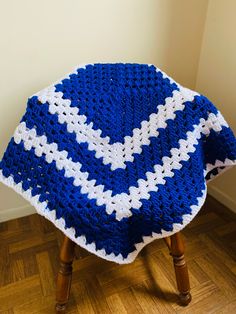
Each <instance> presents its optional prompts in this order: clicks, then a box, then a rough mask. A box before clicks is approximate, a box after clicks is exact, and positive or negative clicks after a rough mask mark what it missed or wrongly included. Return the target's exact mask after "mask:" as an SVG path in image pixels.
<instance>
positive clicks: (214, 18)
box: [196, 0, 236, 212]
mask: <svg viewBox="0 0 236 314" xmlns="http://www.w3.org/2000/svg"><path fill="white" fill-rule="evenodd" d="M235 13H236V1H235V0H224V1H222V0H210V1H209V7H208V14H207V19H206V25H205V33H204V38H203V42H202V50H201V56H200V62H199V70H198V76H197V84H196V89H197V90H198V91H200V92H202V93H204V94H206V95H207V96H208V97H209V98H210V99H211V100H212V101H213V102H214V103H215V104H216V105H217V107H218V108H219V109H220V111H221V112H222V114H223V115H224V116H225V118H226V120H227V122H228V123H229V124H230V125H231V127H232V128H233V129H234V131H235V133H236V92H235V88H236V18H235ZM209 192H210V193H211V194H212V195H213V196H215V197H216V198H217V199H218V200H219V201H221V202H223V203H224V204H225V205H227V206H228V207H230V208H231V209H232V210H234V211H235V212H236V168H233V169H231V170H230V171H228V172H226V173H225V174H223V175H222V176H220V177H218V178H217V179H216V180H214V181H212V183H211V184H210V185H209Z"/></svg>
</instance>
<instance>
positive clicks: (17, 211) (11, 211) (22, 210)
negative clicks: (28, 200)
mask: <svg viewBox="0 0 236 314" xmlns="http://www.w3.org/2000/svg"><path fill="white" fill-rule="evenodd" d="M35 213H36V210H35V208H34V207H33V206H31V205H25V206H21V207H17V208H8V209H3V210H0V222H4V221H8V220H11V219H16V218H20V217H24V216H28V215H31V214H35Z"/></svg>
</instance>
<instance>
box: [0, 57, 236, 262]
mask: <svg viewBox="0 0 236 314" xmlns="http://www.w3.org/2000/svg"><path fill="white" fill-rule="evenodd" d="M235 163H236V140H235V137H234V135H233V133H232V131H231V129H230V128H229V126H228V124H227V123H226V121H225V120H224V118H223V117H222V115H221V113H220V112H219V111H218V110H217V109H216V108H215V106H214V105H213V104H212V103H211V102H210V101H209V100H208V99H207V98H206V97H205V96H203V95H200V94H198V93H197V92H194V91H192V90H190V89H188V88H185V87H183V86H181V85H180V84H178V83H176V82H175V81H174V80H173V79H171V78H170V77H168V76H167V75H166V74H165V73H164V72H162V71H161V70H159V69H158V68H156V67H155V66H154V65H145V64H121V63H117V64H89V65H84V66H80V67H79V68H77V69H76V70H75V71H74V72H73V73H71V74H70V75H68V76H66V77H65V78H63V79H62V80H60V81H58V82H56V83H55V84H53V85H51V86H49V87H47V88H45V89H44V90H42V91H40V92H38V93H37V94H35V95H34V96H32V97H30V98H29V100H28V104H27V109H26V112H25V114H24V116H23V118H22V120H21V122H20V124H19V126H18V127H17V128H16V130H15V133H14V136H13V137H12V139H11V140H10V143H9V145H8V147H7V149H6V151H5V154H4V156H3V158H2V160H1V162H0V180H1V181H2V182H3V183H4V184H6V185H8V186H10V187H11V188H13V189H14V190H15V191H16V192H18V193H19V194H21V195H22V196H23V197H24V198H25V199H27V200H28V201H30V203H31V204H32V205H33V206H35V208H36V210H37V212H38V213H39V214H41V215H43V216H44V217H46V218H47V219H49V220H50V221H51V222H52V223H54V224H55V225H56V227H58V228H59V229H61V230H62V231H63V232H64V234H66V235H67V236H68V237H69V238H70V239H72V240H73V241H74V242H76V243H77V244H79V245H80V246H82V247H84V248H86V249H87V250H88V251H90V252H93V253H95V254H97V255H98V256H100V257H103V258H105V259H107V260H110V261H115V262H117V263H129V262H132V261H133V260H134V259H135V257H136V256H137V254H138V252H139V251H140V250H141V249H142V248H143V247H144V246H145V245H146V244H147V243H149V242H151V241H153V240H154V239H157V238H162V237H166V236H169V235H172V234H174V233H175V232H178V231H180V230H181V229H183V228H184V227H185V226H186V225H187V224H188V223H189V222H190V221H191V220H192V219H193V218H194V217H195V215H196V214H197V213H198V211H199V210H200V208H201V206H202V205H203V203H204V200H205V198H206V191H207V188H206V182H207V181H208V180H210V179H212V178H214V177H216V176H217V175H218V174H219V173H220V172H222V171H223V170H225V169H226V168H227V167H231V166H233V165H235Z"/></svg>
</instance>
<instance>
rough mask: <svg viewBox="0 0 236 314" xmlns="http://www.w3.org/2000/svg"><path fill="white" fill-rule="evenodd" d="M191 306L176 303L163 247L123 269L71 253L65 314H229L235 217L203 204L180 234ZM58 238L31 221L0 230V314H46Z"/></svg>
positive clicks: (235, 265) (234, 296)
mask: <svg viewBox="0 0 236 314" xmlns="http://www.w3.org/2000/svg"><path fill="white" fill-rule="evenodd" d="M183 235H184V240H185V243H186V259H187V262H188V267H189V273H190V282H191V287H192V296H193V300H192V302H191V303H190V305H189V306H188V307H181V306H180V305H178V298H177V295H176V288H175V276H174V271H173V267H172V260H171V257H170V256H169V253H168V249H167V248H166V246H165V244H164V241H162V240H157V241H154V242H153V243H152V244H150V245H149V246H147V247H146V248H145V249H144V250H143V251H142V252H141V254H140V256H139V257H138V258H137V260H136V261H135V262H134V263H132V264H130V265H122V266H119V265H117V264H114V263H111V262H106V261H104V260H102V259H100V258H98V257H96V256H94V255H92V254H89V253H87V252H86V251H85V250H83V249H80V248H77V251H76V260H75V262H74V273H73V283H72V292H71V298H70V302H69V305H68V314H76V313H81V314H94V313H98V314H100V313H101V314H110V313H114V314H125V313H128V314H133V313H145V314H152V313H161V314H165V313H170V314H171V313H181V314H184V313H186V314H187V313H189V314H190V313H191V314H192V313H199V314H205V313H214V314H220V313H226V314H231V313H232V314H233V313H236V218H235V216H234V215H233V214H232V213H230V212H229V211H228V210H226V209H224V208H223V206H222V205H220V204H219V203H217V202H216V201H215V200H214V199H212V198H209V197H208V200H207V203H206V206H205V207H204V208H203V209H202V211H201V214H200V215H199V216H198V217H197V218H195V220H194V221H193V222H192V223H191V224H190V225H189V226H188V227H187V228H186V229H185V230H184V232H183ZM61 240H62V235H61V233H60V232H59V231H57V230H56V229H55V228H54V226H53V225H52V224H51V223H49V222H47V221H46V220H45V219H44V218H42V217H40V216H38V215H36V214H35V215H31V216H28V217H24V218H20V219H15V220H12V221H9V222H5V223H2V224H1V225H0V313H1V314H7V313H8V314H12V313H14V314H28V313H29V314H35V313H40V314H43V313H45V314H53V313H54V294H55V277H56V272H57V269H58V253H59V245H60V242H61Z"/></svg>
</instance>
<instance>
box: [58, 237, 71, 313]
mask: <svg viewBox="0 0 236 314" xmlns="http://www.w3.org/2000/svg"><path fill="white" fill-rule="evenodd" d="M74 248H75V243H74V242H73V241H71V240H70V239H69V238H68V237H66V236H65V238H64V241H63V243H62V246H61V251H60V268H59V272H58V276H57V286H56V313H60V314H62V313H65V308H66V304H67V302H68V300H69V296H70V287H71V278H72V263H73V258H74Z"/></svg>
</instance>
